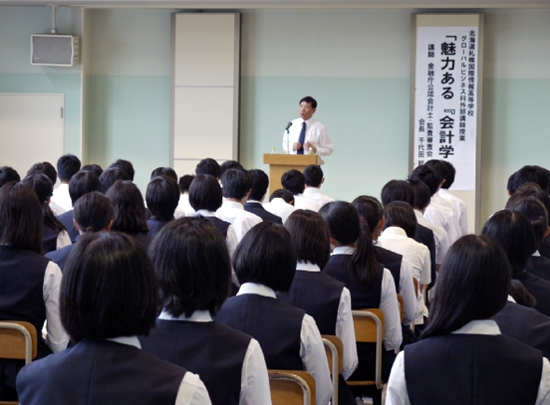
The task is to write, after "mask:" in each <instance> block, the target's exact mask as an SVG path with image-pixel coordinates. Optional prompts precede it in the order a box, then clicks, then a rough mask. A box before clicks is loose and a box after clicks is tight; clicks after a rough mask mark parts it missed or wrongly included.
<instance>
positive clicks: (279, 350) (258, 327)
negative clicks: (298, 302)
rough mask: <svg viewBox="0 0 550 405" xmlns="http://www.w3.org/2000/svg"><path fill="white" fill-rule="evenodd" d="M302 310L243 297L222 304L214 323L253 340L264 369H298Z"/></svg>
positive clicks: (274, 301) (284, 304) (264, 299)
mask: <svg viewBox="0 0 550 405" xmlns="http://www.w3.org/2000/svg"><path fill="white" fill-rule="evenodd" d="M304 315H305V311H304V310H301V309H298V308H295V307H293V306H292V305H290V304H288V303H286V302H282V301H279V300H276V299H274V298H270V297H264V296H261V295H257V294H243V295H238V296H236V297H231V298H229V299H228V300H227V301H225V302H224V304H223V305H222V307H221V309H220V311H219V312H218V315H217V316H216V321H218V322H220V323H222V324H224V325H227V326H229V327H231V328H234V329H237V330H240V331H241V332H244V333H246V334H247V335H250V336H252V337H253V338H254V339H256V340H257V341H258V342H259V343H260V346H261V347H262V351H263V353H264V357H265V362H266V364H267V368H268V369H269V368H271V369H283V370H302V368H303V366H302V359H301V358H300V345H301V339H300V333H301V331H302V321H303V319H304Z"/></svg>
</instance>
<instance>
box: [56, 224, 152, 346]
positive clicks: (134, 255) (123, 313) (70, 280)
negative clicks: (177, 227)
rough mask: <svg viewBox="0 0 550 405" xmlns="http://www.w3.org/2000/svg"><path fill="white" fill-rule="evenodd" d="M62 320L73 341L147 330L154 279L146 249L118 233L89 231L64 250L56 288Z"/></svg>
mask: <svg viewBox="0 0 550 405" xmlns="http://www.w3.org/2000/svg"><path fill="white" fill-rule="evenodd" d="M59 301H60V315H61V323H62V324H63V327H64V328H65V330H66V331H67V333H68V334H69V336H70V337H71V338H72V339H73V340H74V341H76V342H79V341H81V340H83V339H90V340H98V339H110V338H115V337H120V336H134V335H148V334H149V331H150V329H151V328H152V327H153V325H154V323H155V319H156V316H157V310H158V284H157V280H156V277H155V273H154V271H153V265H152V263H151V260H150V259H149V257H147V253H146V252H145V250H144V249H143V248H142V247H141V246H140V245H139V243H137V242H136V241H135V240H134V239H133V238H132V237H130V236H128V235H125V234H123V233H118V232H88V233H86V234H84V235H82V236H81V237H80V238H79V240H78V241H77V242H76V244H75V246H74V248H73V250H72V251H71V253H70V254H69V257H68V259H67V263H66V265H65V268H64V270H63V280H62V282H61V289H60V296H59Z"/></svg>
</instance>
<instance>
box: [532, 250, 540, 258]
mask: <svg viewBox="0 0 550 405" xmlns="http://www.w3.org/2000/svg"><path fill="white" fill-rule="evenodd" d="M531 256H533V257H540V252H539V251H538V250H537V251H536V252H535V253H533V254H532V255H531Z"/></svg>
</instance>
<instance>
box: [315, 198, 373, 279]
mask: <svg viewBox="0 0 550 405" xmlns="http://www.w3.org/2000/svg"><path fill="white" fill-rule="evenodd" d="M319 214H320V215H321V216H322V217H323V219H324V220H325V222H326V223H327V225H328V230H329V233H330V236H331V237H332V238H333V239H334V240H336V242H338V243H339V244H340V245H341V246H355V248H356V249H355V252H354V253H353V255H352V256H351V257H352V259H351V261H350V262H349V264H350V265H349V268H348V269H347V270H348V271H349V274H350V275H351V276H352V277H353V279H354V280H355V281H356V282H357V283H358V284H360V285H361V286H363V288H364V289H365V290H368V289H369V288H370V287H371V286H372V283H373V282H374V280H376V278H377V277H378V276H379V275H380V273H381V272H382V271H383V268H382V267H381V266H380V265H379V264H378V263H377V262H376V254H375V253H374V246H373V245H372V237H371V234H370V233H369V232H368V230H369V228H368V226H363V227H362V226H361V219H360V216H359V212H358V211H357V209H356V208H355V207H354V206H353V205H352V204H350V203H348V202H346V201H332V202H329V203H328V204H325V205H323V206H322V207H321V209H320V210H319ZM364 222H366V221H364Z"/></svg>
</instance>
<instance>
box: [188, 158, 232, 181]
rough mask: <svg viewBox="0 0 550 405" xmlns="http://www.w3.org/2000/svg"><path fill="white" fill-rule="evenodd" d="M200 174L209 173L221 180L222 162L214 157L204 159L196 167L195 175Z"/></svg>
mask: <svg viewBox="0 0 550 405" xmlns="http://www.w3.org/2000/svg"><path fill="white" fill-rule="evenodd" d="M241 168H242V166H241ZM199 174H209V175H210V176H214V178H215V179H216V180H219V179H220V176H221V175H222V174H221V167H220V164H219V163H218V162H217V161H216V160H215V159H212V158H206V159H202V160H201V161H200V162H199V163H197V166H196V167H195V175H197V176H198V175H199Z"/></svg>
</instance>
